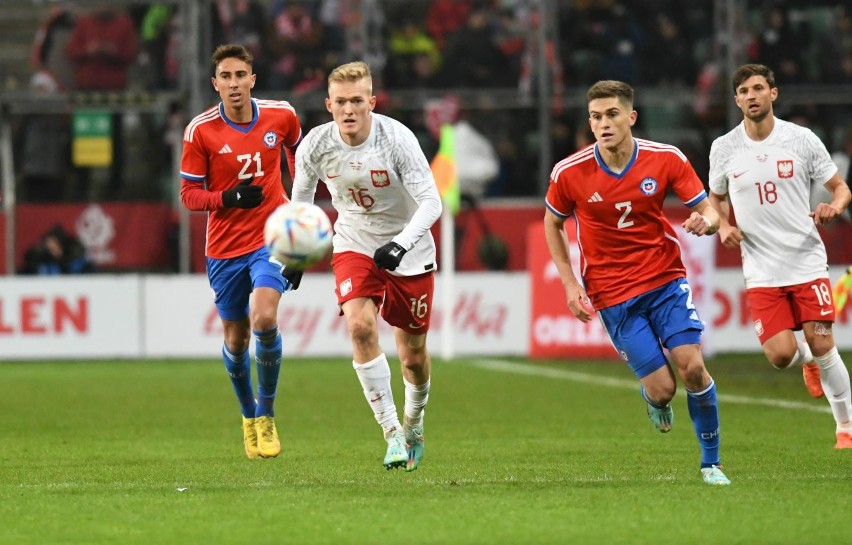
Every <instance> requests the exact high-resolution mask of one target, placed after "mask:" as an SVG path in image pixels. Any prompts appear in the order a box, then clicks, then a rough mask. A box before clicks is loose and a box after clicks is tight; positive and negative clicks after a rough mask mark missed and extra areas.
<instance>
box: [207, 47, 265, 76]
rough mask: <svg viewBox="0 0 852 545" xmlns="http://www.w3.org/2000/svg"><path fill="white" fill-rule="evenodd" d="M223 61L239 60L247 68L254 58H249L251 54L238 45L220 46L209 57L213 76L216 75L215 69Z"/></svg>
mask: <svg viewBox="0 0 852 545" xmlns="http://www.w3.org/2000/svg"><path fill="white" fill-rule="evenodd" d="M225 59H240V60H241V61H243V62H244V63H246V64H247V65H249V66H251V63H252V61H254V57H252V56H251V53H249V51H248V49H246V48H245V47H243V46H241V45H239V44H222V45H220V46H219V47H217V48H216V50H215V51H214V52H213V55H211V56H210V62H211V63H212V64H213V75H214V76H215V75H216V68H218V67H219V63H220V62H222V61H223V60H225Z"/></svg>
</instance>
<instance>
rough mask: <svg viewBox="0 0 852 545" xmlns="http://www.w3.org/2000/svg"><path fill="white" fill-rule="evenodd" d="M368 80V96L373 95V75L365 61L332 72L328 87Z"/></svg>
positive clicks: (351, 63) (346, 65)
mask: <svg viewBox="0 0 852 545" xmlns="http://www.w3.org/2000/svg"><path fill="white" fill-rule="evenodd" d="M362 79H366V80H367V83H368V94H370V95H372V94H373V75H372V74H371V73H370V66H369V65H368V64H367V63H365V62H363V61H356V62H350V63H346V64H342V65H340V66H338V67H337V68H335V69H334V70H332V71H331V74H329V75H328V86H329V87H331V84H332V83H346V82H355V81H360V80H362Z"/></svg>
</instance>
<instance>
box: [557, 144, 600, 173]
mask: <svg viewBox="0 0 852 545" xmlns="http://www.w3.org/2000/svg"><path fill="white" fill-rule="evenodd" d="M594 161H595V145H594V144H589V145H588V146H586V147H585V148H581V149H579V150H577V151H575V152H574V153H572V154H571V155H569V156H568V157H566V158H565V159H562V160H561V161H559V162H557V163H556V164H555V165H554V166H553V170H552V171H551V173H550V178H551V179H553V180H556V179H557V178H558V177H559V176H560V175H561V174H562V173H564V172H569V171H570V170H572V169H577V168H582V167H583V166H584V165H594Z"/></svg>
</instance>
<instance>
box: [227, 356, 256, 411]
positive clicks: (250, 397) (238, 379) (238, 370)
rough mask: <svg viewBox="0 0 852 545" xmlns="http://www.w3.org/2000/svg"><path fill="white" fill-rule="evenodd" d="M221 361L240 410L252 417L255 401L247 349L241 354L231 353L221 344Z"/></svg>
mask: <svg viewBox="0 0 852 545" xmlns="http://www.w3.org/2000/svg"><path fill="white" fill-rule="evenodd" d="M222 361H224V362H225V370H227V371H228V375H229V376H230V377H231V384H232V385H233V386H234V393H236V394H237V400H239V402H240V410H241V411H242V412H243V416H244V417H246V418H254V412H255V410H256V409H255V402H254V392H253V388H252V385H251V360H250V359H249V353H248V350H246V351H245V352H243V353H242V354H239V355H237V354H232V353H231V351H230V350H228V347H227V346H225V345H222Z"/></svg>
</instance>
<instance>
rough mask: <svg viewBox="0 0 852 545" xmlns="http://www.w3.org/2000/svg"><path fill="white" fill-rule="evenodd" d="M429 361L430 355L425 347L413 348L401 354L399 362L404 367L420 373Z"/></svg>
mask: <svg viewBox="0 0 852 545" xmlns="http://www.w3.org/2000/svg"><path fill="white" fill-rule="evenodd" d="M428 359H429V353H428V352H427V350H426V347H425V346H422V347H419V348H411V347H409V348H408V349H406V350H404V351H402V352H400V354H399V361H400V363H401V364H402V366H403V367H404V368H406V369H408V370H410V371H415V372H417V371H419V370H420V369H422V368H423V367H424V366H425V365H426V362H427V361H428Z"/></svg>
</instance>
